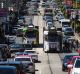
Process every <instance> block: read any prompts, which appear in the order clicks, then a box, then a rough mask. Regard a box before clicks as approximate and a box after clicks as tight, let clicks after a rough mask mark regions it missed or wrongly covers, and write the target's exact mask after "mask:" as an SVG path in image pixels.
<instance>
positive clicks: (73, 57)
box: [72, 56, 80, 58]
mask: <svg viewBox="0 0 80 74" xmlns="http://www.w3.org/2000/svg"><path fill="white" fill-rule="evenodd" d="M72 58H80V56H73V57H72Z"/></svg>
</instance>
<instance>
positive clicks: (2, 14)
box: [0, 8, 8, 17]
mask: <svg viewBox="0 0 80 74" xmlns="http://www.w3.org/2000/svg"><path fill="white" fill-rule="evenodd" d="M7 13H8V11H7V9H6V8H0V17H6V16H7Z"/></svg>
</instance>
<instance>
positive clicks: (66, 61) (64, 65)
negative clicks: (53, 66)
mask: <svg viewBox="0 0 80 74" xmlns="http://www.w3.org/2000/svg"><path fill="white" fill-rule="evenodd" d="M76 55H78V54H67V55H65V57H64V59H63V63H62V71H67V70H68V68H67V65H68V63H69V62H70V61H71V59H72V57H73V56H76Z"/></svg>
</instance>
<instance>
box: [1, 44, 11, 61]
mask: <svg viewBox="0 0 80 74" xmlns="http://www.w3.org/2000/svg"><path fill="white" fill-rule="evenodd" d="M0 51H1V56H2V59H4V60H6V59H7V58H11V52H10V48H9V46H8V45H7V44H0Z"/></svg>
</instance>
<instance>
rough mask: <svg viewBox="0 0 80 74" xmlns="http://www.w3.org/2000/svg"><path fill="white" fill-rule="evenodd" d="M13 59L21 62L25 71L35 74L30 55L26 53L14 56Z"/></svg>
mask: <svg viewBox="0 0 80 74" xmlns="http://www.w3.org/2000/svg"><path fill="white" fill-rule="evenodd" d="M14 61H20V62H22V64H23V65H24V69H25V71H26V72H28V73H32V74H35V64H34V63H33V61H32V58H31V56H28V55H20V56H16V57H15V58H14Z"/></svg>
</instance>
